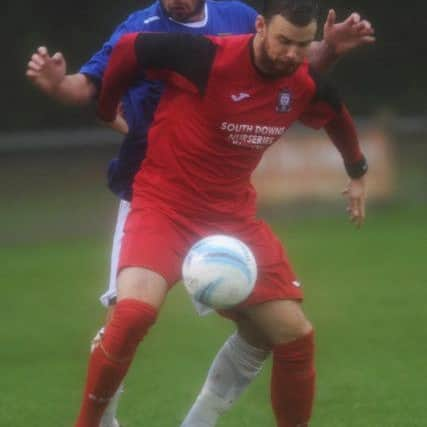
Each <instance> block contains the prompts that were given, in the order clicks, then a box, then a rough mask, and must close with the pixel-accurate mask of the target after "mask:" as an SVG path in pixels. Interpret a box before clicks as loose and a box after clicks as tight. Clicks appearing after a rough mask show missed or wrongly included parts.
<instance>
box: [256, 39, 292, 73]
mask: <svg viewBox="0 0 427 427" xmlns="http://www.w3.org/2000/svg"><path fill="white" fill-rule="evenodd" d="M258 59H259V68H260V70H261V72H262V73H263V74H265V75H266V76H268V77H272V78H275V77H285V76H290V75H291V74H293V73H294V72H295V71H296V69H297V68H298V66H299V65H300V64H299V63H298V62H294V61H287V62H284V61H278V60H274V59H272V58H270V56H269V55H268V51H267V46H266V43H265V42H264V43H261V46H260V54H259V58H258Z"/></svg>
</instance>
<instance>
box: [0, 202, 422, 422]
mask: <svg viewBox="0 0 427 427" xmlns="http://www.w3.org/2000/svg"><path fill="white" fill-rule="evenodd" d="M426 215H427V208H426V207H419V208H412V209H409V210H408V209H403V208H402V209H400V208H394V209H391V208H390V209H387V210H382V211H380V212H374V213H372V214H371V216H370V218H369V221H368V223H367V224H366V227H365V228H364V229H363V230H361V231H355V230H354V229H352V227H350V226H349V225H348V224H347V223H346V222H345V219H344V218H343V217H341V216H336V215H333V216H332V217H330V218H328V217H323V218H319V219H315V218H300V219H298V218H294V219H292V220H288V221H286V223H285V224H282V223H278V222H275V223H274V228H275V230H276V232H277V233H278V234H279V235H280V237H281V238H282V240H283V241H284V242H285V244H286V247H287V249H288V252H289V254H290V256H291V259H292V261H293V264H294V266H295V268H296V270H297V272H298V273H299V278H300V279H301V281H302V282H303V283H304V284H305V293H306V303H305V310H306V312H307V313H308V314H309V317H310V318H311V319H312V321H313V322H314V324H315V326H316V329H317V341H318V353H317V367H318V374H319V375H318V396H317V402H316V408H315V414H314V418H313V423H312V425H313V427H374V426H380V427H425V426H426V425H427V420H426V415H425V408H426V397H425V396H426V387H427V373H426V372H427V371H426V354H427V334H426V324H427V309H426V300H427V280H426V274H425V266H426V262H425V258H424V257H425V256H426V253H427V225H426ZM108 245H109V241H108V240H107V236H102V237H96V236H94V237H79V235H76V236H75V237H74V238H68V239H67V240H65V239H64V240H61V239H60V238H59V239H58V238H57V239H49V238H46V239H45V240H44V241H43V244H40V242H37V240H33V241H31V240H30V241H28V242H24V243H20V244H19V245H18V244H17V243H16V244H14V245H12V246H11V245H8V246H6V245H5V246H0V254H1V259H2V260H3V262H2V269H1V272H0V275H1V283H2V291H3V298H2V302H3V304H2V310H1V311H0V313H1V314H0V325H1V334H0V336H1V344H0V346H1V348H0V362H1V367H2V369H1V374H0V384H1V398H0V425H1V426H10V427H29V426H32V427H39V426H40V427H50V426H55V427H63V426H64V427H70V426H71V425H72V421H73V419H74V416H75V414H76V411H77V407H78V403H79V399H80V394H81V389H82V384H83V377H84V372H85V369H86V359H87V354H88V348H89V341H90V339H91V337H92V336H93V334H94V333H95V331H96V330H97V328H98V326H99V325H100V324H101V322H102V318H103V309H102V308H101V307H100V305H99V304H98V303H97V297H98V294H99V293H100V291H101V289H102V288H103V285H104V283H105V281H106V277H107V260H108V250H109V248H108ZM230 331H231V325H230V324H229V323H227V322H226V321H225V320H223V319H220V318H219V317H217V316H208V317H206V318H198V317H197V315H196V314H195V312H194V310H193V309H192V307H191V305H190V302H189V300H188V298H187V296H186V295H185V293H184V291H183V289H182V287H181V286H177V287H176V288H175V289H174V290H173V291H172V292H171V295H170V296H169V300H168V302H167V304H166V306H165V307H164V310H163V312H162V315H161V317H160V321H159V322H158V324H157V325H156V326H155V328H154V329H153V330H152V333H151V334H150V336H149V337H148V338H147V339H146V341H145V342H144V345H143V346H142V347H141V348H140V351H139V353H138V357H137V360H136V362H135V363H134V365H133V366H132V370H131V372H130V375H129V377H128V379H127V382H126V383H127V387H126V390H127V391H126V392H125V394H124V397H123V401H122V405H121V407H120V419H121V420H122V422H123V425H124V426H125V427H137V426H141V427H174V426H179V422H180V421H181V420H182V418H183V416H184V414H185V412H186V410H187V408H188V407H189V405H190V403H191V401H192V399H193V398H194V397H195V395H196V393H197V390H198V389H199V387H200V385H201V383H202V381H203V378H204V375H205V373H206V369H207V367H208V366H209V364H210V361H211V359H212V357H213V356H214V354H215V352H216V349H217V348H218V347H219V346H220V344H221V343H222V342H223V341H224V339H225V338H226V337H227V336H228V334H229V333H230ZM269 371H270V366H269V364H268V365H267V366H266V368H265V369H264V371H263V373H262V374H261V376H260V377H259V378H258V379H257V380H256V381H255V382H254V384H253V385H252V386H251V388H250V389H249V390H248V392H247V393H246V394H245V395H244V397H243V398H242V399H241V400H240V401H239V402H238V404H237V405H236V406H235V407H234V408H233V410H232V411H231V412H230V413H229V414H227V415H226V416H224V418H223V419H222V420H221V422H220V424H219V426H220V427H221V426H223V427H226V426H228V427H246V426H247V427H261V426H262V427H270V426H271V427H272V426H273V425H274V423H273V419H272V416H271V411H270V407H269V399H268V392H267V390H268V383H269Z"/></svg>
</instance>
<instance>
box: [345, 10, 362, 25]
mask: <svg viewBox="0 0 427 427" xmlns="http://www.w3.org/2000/svg"><path fill="white" fill-rule="evenodd" d="M360 19H361V18H360V15H359V14H358V13H357V12H353V13H352V14H351V15H350V16H349V17H348V18H347V19H346V20H345V22H346V23H348V24H351V25H354V24H357V23H359V22H360Z"/></svg>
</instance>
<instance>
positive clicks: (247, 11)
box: [232, 1, 259, 33]
mask: <svg viewBox="0 0 427 427" xmlns="http://www.w3.org/2000/svg"><path fill="white" fill-rule="evenodd" d="M232 3H233V4H234V5H235V7H236V10H237V12H238V13H236V15H237V16H240V18H242V17H243V16H242V12H244V16H245V19H247V23H246V25H248V27H249V30H250V31H249V32H250V33H255V20H256V17H257V16H258V15H259V13H258V12H257V11H256V10H255V9H253V8H252V7H250V6H248V5H247V4H245V3H243V2H240V1H233V2H232Z"/></svg>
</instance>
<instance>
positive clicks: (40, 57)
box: [26, 46, 96, 105]
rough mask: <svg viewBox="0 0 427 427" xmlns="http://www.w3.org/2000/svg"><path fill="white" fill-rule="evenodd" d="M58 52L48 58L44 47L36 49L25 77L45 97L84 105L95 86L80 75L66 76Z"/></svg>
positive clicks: (91, 97) (91, 96) (63, 62)
mask: <svg viewBox="0 0 427 427" xmlns="http://www.w3.org/2000/svg"><path fill="white" fill-rule="evenodd" d="M66 72H67V64H66V62H65V59H64V57H63V55H62V54H61V53H60V52H57V53H55V54H54V55H52V56H50V55H49V52H48V50H47V48H46V47H44V46H42V47H39V48H38V49H37V51H36V52H34V54H33V55H32V57H31V60H30V61H29V63H28V67H27V73H26V74H27V77H28V78H29V79H30V80H31V81H32V82H33V84H34V85H35V86H36V87H38V88H39V89H40V90H41V91H42V92H43V93H45V94H46V95H48V96H50V97H52V98H54V99H56V100H57V101H60V102H62V103H64V104H69V105H84V104H87V103H89V102H90V100H92V99H93V97H94V96H95V93H96V86H95V84H94V83H93V82H92V81H91V80H90V79H89V78H87V77H86V76H85V75H84V74H82V73H77V74H66Z"/></svg>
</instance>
